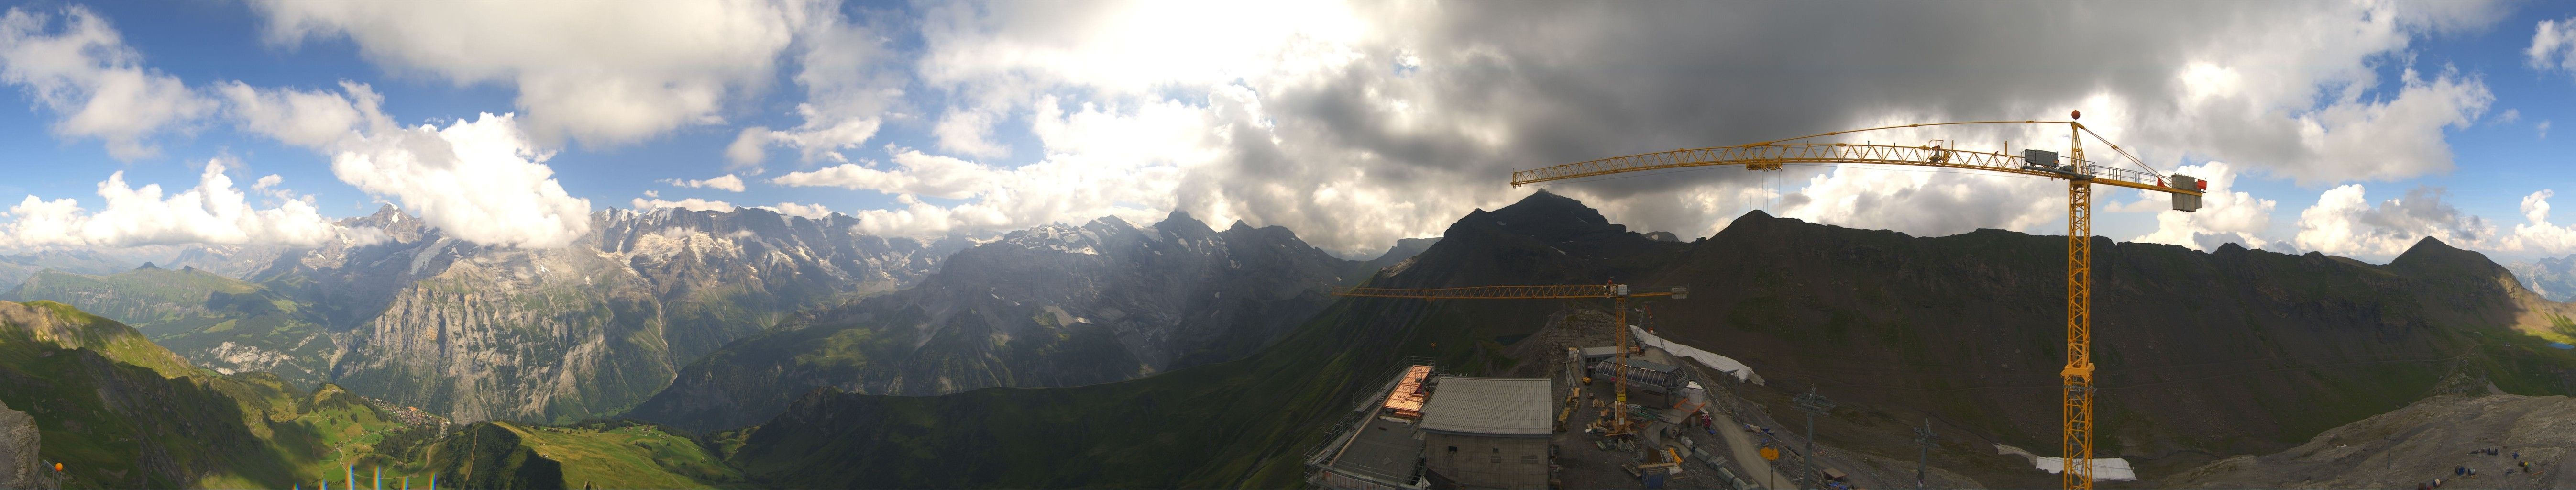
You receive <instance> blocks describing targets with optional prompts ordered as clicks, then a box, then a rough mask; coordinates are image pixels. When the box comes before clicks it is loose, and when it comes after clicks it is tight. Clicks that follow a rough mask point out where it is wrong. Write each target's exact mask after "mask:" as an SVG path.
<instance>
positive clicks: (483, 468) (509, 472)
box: [397, 421, 747, 488]
mask: <svg viewBox="0 0 2576 490" xmlns="http://www.w3.org/2000/svg"><path fill="white" fill-rule="evenodd" d="M426 461H427V463H426V464H425V465H422V466H418V467H405V468H401V469H398V470H397V471H401V472H404V473H407V474H409V473H422V474H426V473H433V472H434V473H436V474H438V475H439V480H440V481H442V482H448V483H447V484H451V485H455V486H458V487H460V488H589V487H597V488H741V487H746V486H747V485H746V484H745V483H744V480H743V478H742V474H741V473H740V472H737V471H735V470H734V469H733V468H732V467H731V466H728V465H726V464H725V463H724V461H722V460H720V459H717V458H716V457H715V456H714V454H713V453H712V452H710V451H709V450H708V449H707V448H706V447H705V446H704V445H701V444H699V443H698V442H697V441H694V440H691V439H689V438H687V437H683V436H679V435H674V434H673V433H672V432H670V431H668V430H664V429H662V428H661V427H658V426H653V425H647V424H640V423H632V422H611V423H598V424H585V425H581V426H575V427H544V426H528V425H521V424H517V423H512V422H505V421H495V422H481V423H476V424H473V425H471V426H467V427H466V428H464V429H462V430H459V431H457V432H455V433H453V434H451V435H450V436H449V437H447V438H446V439H444V440H442V441H441V442H440V443H439V444H438V445H437V446H435V448H433V449H431V450H429V451H428V452H427V454H426Z"/></svg>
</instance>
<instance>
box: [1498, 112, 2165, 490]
mask: <svg viewBox="0 0 2576 490" xmlns="http://www.w3.org/2000/svg"><path fill="white" fill-rule="evenodd" d="M2083 117H2084V113H2083V112H2081V111H2075V112H2069V113H2068V118H2067V120H2064V121H2038V120H2027V121H1970V122H1948V123H1924V124H1907V125H1902V126H1885V127H1876V128H1868V129H1856V130H1850V131H1833V132H1827V133H1821V134H1813V135H1807V136H1801V137H1796V138H1788V139H1781V140H1774V141H1764V142H1758V143H1750V144H1744V145H1736V146H1720V147H1710V148H1697V149H1689V148H1685V149H1679V150H1673V151H1665V152H1655V153H1643V154H1636V155H1628V156H1621V157H1611V158H1603V159H1599V160H1591V161H1584V162H1575V163H1568V164H1564V165H1557V166H1553V167H1546V168H1540V169H1535V170H1520V171H1514V172H1512V180H1511V184H1512V186H1513V187H1520V186H1524V185H1536V184H1546V183H1552V182H1566V181H1577V180H1580V179H1585V178H1592V177H1600V176H1606V175H1614V174H1631V173H1635V172H1653V171H1661V170H1676V169H1688V168H1696V167H1727V166H1734V167H1743V168H1744V169H1745V170H1747V171H1777V170H1780V169H1781V167H1782V166H1784V165H1790V164H1854V163H1857V164H1880V165H1898V166H1914V167H1935V168H1941V169H1962V170H1973V171H1983V172H1994V173H2000V174H2010V175H2026V176H2036V177H2043V178H2050V179H2058V180H2064V181H2066V365H2065V367H2064V368H2063V369H2060V370H2059V371H2058V376H2059V378H2060V379H2061V380H2063V385H2064V388H2065V390H2064V393H2063V396H2062V397H2061V398H2062V400H2060V402H2061V404H2062V410H2061V413H2062V415H2063V420H2064V421H2065V431H2064V437H2063V439H2062V449H2063V451H2064V452H2063V453H2061V454H2063V455H2064V458H2063V459H2064V460H2065V468H2064V471H2061V472H2059V473H2058V475H2059V477H2060V480H2061V483H2062V484H2063V486H2064V487H2065V488H2082V489H2090V488H2093V465H2092V463H2093V431H2094V423H2093V402H2094V400H2093V391H2094V390H2093V372H2094V365H2093V312H2092V303H2093V301H2092V295H2093V274H2092V264H2093V186H2095V185H2106V186H2111V187H2125V188H2130V189H2139V190H2145V191H2151V192H2161V193H2165V194H2169V195H2171V196H2172V204H2173V209H2174V210H2176V211H2197V210H2199V209H2200V198H2201V194H2202V193H2204V192H2206V190H2207V187H2208V184H2207V183H2206V182H2203V181H2201V180H2199V179H2196V178H2193V177H2192V176H2189V175H2181V174H2174V175H2166V174H2163V173H2159V172H2157V171H2156V170H2155V169H2154V167H2150V166H2148V165H2147V164H2146V162H2143V161H2140V160H2138V158H2137V156H2135V155H2131V154H2129V152H2128V150H2125V149H2122V148H2120V146H2119V145H2116V144H2111V143H2110V141H2109V140H2108V139H2105V138H2102V135H2100V134H2096V133H2094V132H2093V130H2091V129H2087V128H2085V127H2084V124H2083V123H2080V122H2076V121H2077V120H2079V119H2082V118H2083ZM2059 124H2063V125H2065V126H2066V127H2067V128H2068V131H2069V138H2068V139H2067V141H2068V145H2069V147H2068V152H2067V154H2066V155H2064V156H2063V158H2061V156H2060V155H2059V154H2058V153H2056V152H2053V151H2048V150H2040V149H2027V150H2023V151H2022V152H2021V154H2020V155H2010V154H2006V153H2002V152H1984V151H1969V150H1961V149H1957V148H1955V147H1954V146H1955V145H1949V144H1947V143H1948V142H1945V141H1941V140H1933V141H1931V142H1929V143H1927V144H1923V145H1915V146H1904V145H1892V144H1874V143H1848V142H1821V141H1817V140H1818V139H1821V138H1831V137H1838V136H1844V135H1849V134H1853V133H1861V132H1868V131H1884V130H1898V129H1913V128H1928V127H1944V126H1966V125H1988V126H1994V125H2059ZM2088 135H2089V136H2092V138H2093V139H2094V140H2095V141H2100V142H2102V144H2103V145H2104V146H2107V147H2109V148H2110V149H2111V151H2112V152H2113V153H2115V154H2117V155H2118V157H2119V162H2122V163H2128V164H2130V165H2132V166H2134V167H2135V168H2123V167H2117V166H2111V165H2104V164H2102V163H2106V162H2094V161H2092V160H2087V159H2085V158H2084V139H2085V137H2086V136H2088ZM1623 325H1624V324H1623ZM1622 330H1625V328H1622ZM1621 350H1622V351H1623V352H1624V351H1625V350H1626V347H1625V346H1624V345H1623V346H1621ZM1622 388H1623V391H1622V394H1623V399H1624V394H1625V391H1624V388H1625V386H1624V385H1622ZM1623 406H1624V405H1623Z"/></svg>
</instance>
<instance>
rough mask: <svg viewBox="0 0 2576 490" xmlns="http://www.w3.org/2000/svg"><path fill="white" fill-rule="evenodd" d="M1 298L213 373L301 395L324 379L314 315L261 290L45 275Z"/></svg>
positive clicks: (208, 277)
mask: <svg viewBox="0 0 2576 490" xmlns="http://www.w3.org/2000/svg"><path fill="white" fill-rule="evenodd" d="M5 296H6V297H0V299H5V300H16V301H33V300H51V301H56V302H61V303H65V304H70V305H72V306H76V307H79V308H81V309H82V311H87V312H91V313H95V314H98V315H99V316H103V317H107V318H111V319H115V320H117V321H119V322H123V323H125V324H127V325H131V326H133V327H134V328H135V329H136V330H138V331H141V332H142V333H143V334H144V335H145V336H148V337H150V338H151V340H152V341H153V342H154V343H157V344H160V345H161V346H162V347H164V348H167V349H169V350H170V351H172V352H178V353H181V356H182V357H185V358H187V359H188V360H189V361H190V362H192V363H195V364H197V365H199V366H204V367H207V368H211V369H215V370H217V371H222V372H255V371H266V372H270V373H274V374H277V375H278V376H279V377H281V378H283V379H285V380H286V381H287V382H289V383H292V384H294V385H296V386H307V387H309V386H317V385H319V384H321V383H323V382H324V381H327V379H326V378H327V377H328V375H329V374H330V365H329V362H330V360H331V359H332V356H331V354H332V353H331V350H332V343H331V341H330V339H329V337H328V336H327V335H326V331H325V329H323V328H322V327H321V325H320V323H321V322H320V316H319V315H318V314H317V313H315V312H312V311H308V310H309V309H308V308H305V306H304V305H303V304H301V303H298V302H296V301H294V300H292V299H288V298H287V297H286V296H284V295H282V294H277V293H274V292H272V291H270V290H268V289H267V288H265V287H262V286H259V285H255V284H250V283H245V282H241V281H238V280H234V279H232V278H227V277H223V276H219V275H215V274H211V273H207V272H204V271H198V270H170V269H159V268H146V269H135V270H130V271H125V272H120V273H116V274H109V275H102V276H91V275H82V274H69V273H61V272H53V271H46V272H43V273H39V274H37V275H36V276H35V277H33V278H31V279H29V280H28V281H27V282H26V284H23V285H21V286H20V287H18V288H17V289H16V290H13V291H10V292H9V293H8V294H7V295H5Z"/></svg>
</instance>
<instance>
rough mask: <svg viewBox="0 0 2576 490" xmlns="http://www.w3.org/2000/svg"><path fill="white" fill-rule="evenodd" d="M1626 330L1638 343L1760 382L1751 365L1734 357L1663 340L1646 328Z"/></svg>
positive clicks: (1750, 381) (1755, 382)
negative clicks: (1635, 337) (1647, 331)
mask: <svg viewBox="0 0 2576 490" xmlns="http://www.w3.org/2000/svg"><path fill="white" fill-rule="evenodd" d="M1628 332H1630V333H1634V334H1636V335H1637V343H1639V344H1644V345H1645V346H1647V347H1653V348H1657V349H1663V350H1664V353H1667V354H1672V355H1674V356H1679V357H1687V358H1691V359H1693V360H1697V361H1699V363H1700V364H1706V365H1708V367H1712V368H1717V370H1719V371H1726V372H1729V373H1734V374H1735V380H1736V381H1743V382H1747V383H1753V384H1757V385H1758V384H1762V377H1761V376H1754V375H1753V367H1752V366H1746V365H1744V363H1742V362H1736V360H1735V358H1732V357H1726V356H1721V355H1717V354H1715V353H1711V352H1709V351H1704V350H1699V348H1697V347H1691V346H1687V345H1682V344H1680V343H1676V342H1673V341H1668V340H1664V338H1663V337H1656V336H1655V334H1651V333H1646V329H1643V328H1638V327H1637V326H1636V325H1629V326H1628Z"/></svg>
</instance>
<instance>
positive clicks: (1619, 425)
mask: <svg viewBox="0 0 2576 490" xmlns="http://www.w3.org/2000/svg"><path fill="white" fill-rule="evenodd" d="M1333 295H1334V296H1361V297H1371V298H1414V299H1422V300H1434V299H1584V298H1610V303H1611V313H1610V318H1611V322H1612V323H1615V324H1617V328H1613V330H1618V331H1619V366H1620V367H1619V369H1622V370H1624V369H1627V366H1628V298H1651V297H1657V296H1669V297H1671V298H1673V299H1685V298H1689V297H1690V288H1673V289H1672V290H1671V291H1660V292H1636V291H1631V290H1629V288H1628V285H1626V284H1592V285H1581V286H1471V287H1463V288H1438V289H1396V288H1342V289H1336V290H1334V291H1333ZM1611 378H1612V379H1614V380H1615V383H1616V384H1617V385H1618V387H1619V388H1618V392H1619V400H1618V403H1617V404H1615V405H1613V406H1612V407H1611V410H1613V411H1614V412H1613V413H1615V414H1616V415H1615V416H1614V417H1612V418H1611V422H1610V434H1611V435H1620V434H1626V433H1628V429H1629V424H1628V376H1627V374H1626V373H1625V372H1621V373H1619V374H1618V375H1614V376H1611Z"/></svg>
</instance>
